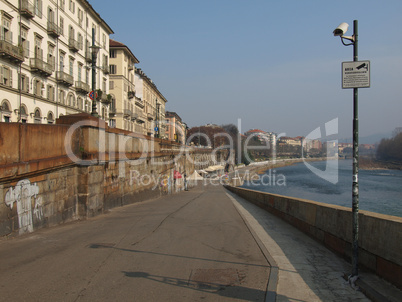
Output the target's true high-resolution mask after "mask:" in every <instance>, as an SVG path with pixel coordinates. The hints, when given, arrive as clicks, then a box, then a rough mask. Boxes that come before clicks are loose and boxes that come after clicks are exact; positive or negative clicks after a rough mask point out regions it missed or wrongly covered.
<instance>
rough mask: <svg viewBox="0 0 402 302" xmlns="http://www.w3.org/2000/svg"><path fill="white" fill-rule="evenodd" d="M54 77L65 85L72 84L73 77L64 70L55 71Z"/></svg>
mask: <svg viewBox="0 0 402 302" xmlns="http://www.w3.org/2000/svg"><path fill="white" fill-rule="evenodd" d="M56 78H57V81H58V82H60V83H63V84H66V85H69V86H71V85H73V84H74V78H73V76H72V75H69V74H68V73H65V72H64V71H57V73H56Z"/></svg>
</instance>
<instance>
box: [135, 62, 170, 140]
mask: <svg viewBox="0 0 402 302" xmlns="http://www.w3.org/2000/svg"><path fill="white" fill-rule="evenodd" d="M134 79H135V80H134V82H135V87H136V91H135V104H136V105H137V108H140V107H141V106H143V108H141V109H142V111H141V112H140V111H138V114H140V113H141V114H143V115H142V116H139V118H140V119H145V123H144V135H149V136H154V137H159V138H162V139H167V138H168V136H167V135H166V125H165V108H166V103H167V100H166V98H165V97H164V96H163V95H162V93H161V92H160V91H159V90H158V88H157V87H156V85H155V83H154V82H153V81H152V80H151V79H150V78H149V77H148V76H147V75H146V74H145V73H144V72H143V71H142V70H141V69H140V68H138V69H135V78H134ZM140 104H141V106H139V105H140Z"/></svg>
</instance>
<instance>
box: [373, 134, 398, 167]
mask: <svg viewBox="0 0 402 302" xmlns="http://www.w3.org/2000/svg"><path fill="white" fill-rule="evenodd" d="M376 156H377V159H380V160H388V161H391V160H393V161H401V162H402V132H400V133H397V134H396V135H395V136H394V137H392V138H383V139H382V140H381V142H380V144H379V145H378V148H377V154H376Z"/></svg>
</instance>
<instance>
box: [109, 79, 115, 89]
mask: <svg viewBox="0 0 402 302" xmlns="http://www.w3.org/2000/svg"><path fill="white" fill-rule="evenodd" d="M109 89H114V81H109Z"/></svg>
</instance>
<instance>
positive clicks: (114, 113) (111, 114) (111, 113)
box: [109, 107, 116, 117]
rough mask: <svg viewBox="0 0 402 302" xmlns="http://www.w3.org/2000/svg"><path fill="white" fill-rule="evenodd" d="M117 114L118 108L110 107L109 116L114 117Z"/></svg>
mask: <svg viewBox="0 0 402 302" xmlns="http://www.w3.org/2000/svg"><path fill="white" fill-rule="evenodd" d="M115 115H116V108H115V107H110V108H109V117H114V116H115Z"/></svg>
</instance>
